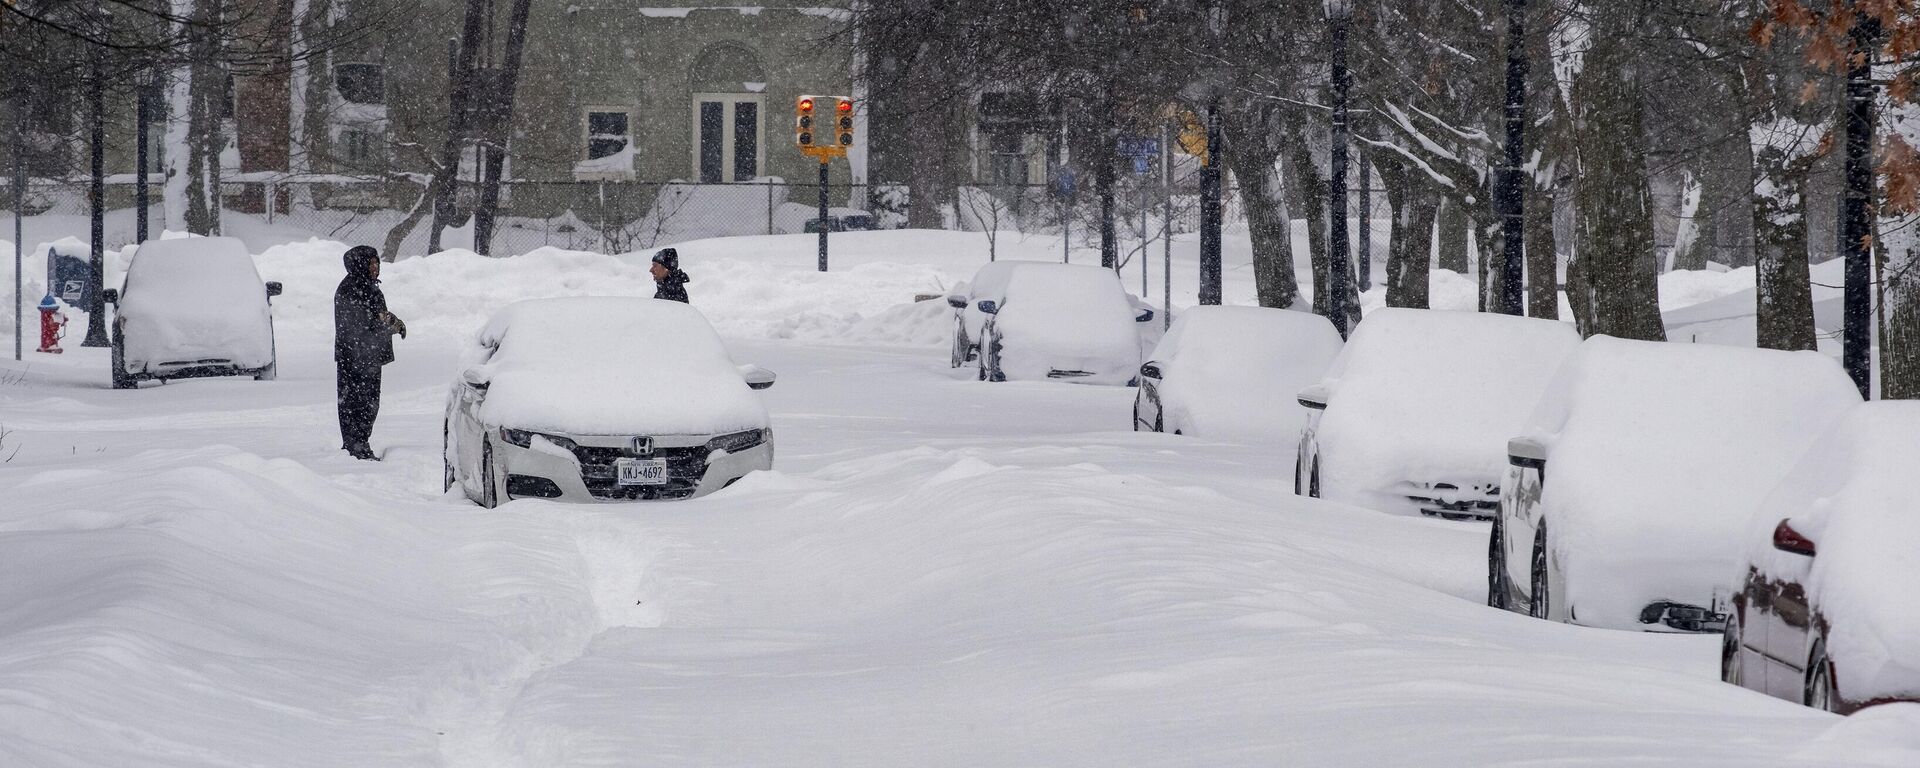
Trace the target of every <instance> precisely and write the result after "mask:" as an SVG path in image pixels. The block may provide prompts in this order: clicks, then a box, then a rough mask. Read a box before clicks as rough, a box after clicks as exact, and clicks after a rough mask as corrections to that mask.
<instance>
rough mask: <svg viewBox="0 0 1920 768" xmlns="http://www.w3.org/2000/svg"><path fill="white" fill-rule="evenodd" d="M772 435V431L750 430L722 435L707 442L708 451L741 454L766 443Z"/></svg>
mask: <svg viewBox="0 0 1920 768" xmlns="http://www.w3.org/2000/svg"><path fill="white" fill-rule="evenodd" d="M772 433H773V430H771V429H749V430H747V431H745V432H734V433H731V434H725V435H721V436H719V437H716V438H714V439H712V440H708V441H707V450H708V451H724V452H726V453H739V452H741V451H744V450H747V449H749V448H752V447H754V446H756V445H759V444H761V443H764V442H766V441H767V437H768V436H769V435H770V434H772Z"/></svg>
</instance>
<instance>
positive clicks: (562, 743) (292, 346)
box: [0, 238, 1920, 766]
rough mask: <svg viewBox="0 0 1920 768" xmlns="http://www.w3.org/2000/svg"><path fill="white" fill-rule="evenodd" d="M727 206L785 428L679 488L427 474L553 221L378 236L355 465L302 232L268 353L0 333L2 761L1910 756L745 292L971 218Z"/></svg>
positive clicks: (1887, 728) (1315, 508)
mask: <svg viewBox="0 0 1920 768" xmlns="http://www.w3.org/2000/svg"><path fill="white" fill-rule="evenodd" d="M850 239H851V238H850ZM750 240H751V239H750ZM728 245H729V244H728V243H726V242H724V241H713V242H712V243H710V244H694V245H693V246H690V247H689V248H687V249H685V250H683V254H690V256H689V258H690V259H691V260H693V261H694V264H696V265H698V264H701V263H707V264H709V265H713V268H712V269H711V270H708V271H705V272H702V271H695V277H696V282H695V283H694V284H693V285H692V286H691V287H692V288H693V289H694V302H695V305H696V306H697V307H702V308H703V310H704V311H706V312H707V314H708V315H709V317H710V318H711V319H712V320H713V322H714V324H715V325H716V326H717V327H719V328H720V329H721V331H722V333H723V334H724V335H727V336H729V337H730V339H731V340H732V341H731V344H732V346H733V350H734V356H735V358H736V360H738V361H739V362H756V363H759V364H762V365H765V366H766V367H768V368H771V369H773V370H775V371H777V372H778V373H779V374H780V381H779V384H778V386H776V387H775V388H774V389H772V390H769V391H768V392H766V393H765V400H766V403H767V406H768V409H769V411H770V412H771V413H772V414H773V423H774V427H775V430H776V434H777V436H778V437H777V439H778V451H779V453H778V460H777V462H776V471H774V472H770V473H763V474H759V475H755V476H752V477H750V478H748V479H747V480H744V481H742V482H741V483H740V484H738V485H736V486H734V487H733V488H731V489H728V490H727V491H724V492H722V493H719V494H716V495H714V496H712V497H710V498H706V499H702V500H698V501H693V502H684V503H674V504H654V505H647V504H634V505H610V506H566V505H560V504H554V503H547V502H534V501H520V502H513V503H510V504H508V505H506V506H504V507H503V508H502V509H499V510H495V511H486V510H481V509H479V508H477V507H474V506H472V505H470V504H468V503H466V502H464V501H463V500H460V499H457V498H455V497H453V496H449V495H445V494H442V493H441V492H440V477H439V475H440V466H439V455H438V453H439V439H440V435H439V423H440V417H441V408H442V396H443V394H444V392H445V387H446V384H447V382H448V381H449V380H450V378H451V377H452V376H453V375H454V372H455V369H456V367H457V355H458V350H459V348H460V341H461V337H462V336H464V335H466V334H469V333H471V332H472V330H474V328H475V327H477V324H478V322H479V319H480V318H482V317H484V314H485V312H486V310H488V309H489V308H490V307H489V306H487V305H488V304H489V303H490V302H499V301H503V300H505V299H506V298H509V297H515V298H517V297H519V296H523V295H534V294H537V293H539V292H541V291H547V292H554V293H587V292H593V291H592V290H591V288H594V287H600V288H604V287H606V286H605V285H604V284H598V285H588V283H591V282H593V281H594V280H604V279H608V278H607V275H608V274H615V275H616V276H620V279H621V280H624V281H626V282H622V283H619V284H618V285H619V286H620V287H621V289H622V290H620V291H608V292H623V293H632V292H634V290H637V289H638V288H640V287H644V285H643V284H641V283H639V282H638V281H639V280H641V279H642V278H641V277H639V276H638V275H637V274H627V273H625V272H616V271H614V270H612V269H611V268H610V267H607V266H606V265H605V263H604V262H599V261H593V260H588V259H586V258H585V257H577V256H574V255H568V254H547V255H546V256H537V257H529V258H528V259H526V260H525V261H519V260H507V261H505V262H501V261H498V260H496V261H490V262H485V263H480V262H475V261H472V260H471V259H469V258H467V257H463V256H460V255H458V254H451V255H449V256H447V257H444V258H443V257H434V258H432V259H425V260H418V263H417V264H416V263H414V262H413V261H409V262H402V263H400V264H396V265H391V267H390V268H391V272H390V273H389V275H388V283H387V287H388V290H389V292H390V294H391V295H392V296H393V299H394V302H393V303H394V305H395V309H396V311H400V312H402V313H403V315H405V316H407V318H408V320H409V324H410V325H411V326H413V327H414V329H415V330H416V332H415V333H414V334H413V335H412V336H410V337H409V338H408V339H407V340H405V341H403V342H402V343H401V344H400V345H399V350H398V351H399V355H400V358H401V359H400V362H398V363H397V364H396V365H395V366H393V367H391V368H389V369H388V377H387V385H386V405H385V407H384V408H383V411H382V415H381V421H380V424H379V427H378V429H377V430H376V432H375V434H374V441H373V442H374V445H375V447H376V449H379V450H381V451H383V452H384V453H385V458H386V460H385V461H384V462H381V463H377V464H369V463H361V462H355V461H352V460H349V459H347V458H346V457H345V455H344V454H342V453H341V452H340V451H339V450H338V440H339V438H338V435H337V433H336V432H335V427H334V423H333V420H334V415H333V405H332V372H331V365H330V360H329V359H328V358H329V350H328V348H327V346H326V336H325V335H324V332H325V331H326V329H327V320H326V318H325V316H324V315H325V313H327V312H328V311H329V308H328V307H327V305H326V303H325V300H326V297H327V296H329V295H330V292H331V288H332V280H334V279H337V277H338V274H337V271H338V270H339V269H340V267H339V262H338V259H337V253H338V252H337V251H334V252H333V253H331V254H327V253H309V254H305V255H301V254H298V253H295V252H294V251H298V250H300V249H290V250H289V252H288V253H285V254H279V255H275V254H271V253H270V254H268V255H266V256H264V257H262V259H261V265H262V272H263V276H264V277H266V279H281V280H289V279H290V278H293V277H301V278H302V279H303V280H304V282H303V283H301V285H300V287H298V288H296V287H295V285H294V283H292V282H289V284H288V294H287V296H285V297H283V298H282V299H281V300H278V301H277V303H276V305H275V306H276V309H275V312H276V321H277V322H278V323H279V327H280V328H281V333H282V335H281V347H280V350H281V355H282V364H281V368H280V380H278V381H274V382H253V381H249V380H206V381H183V382H176V383H171V384H166V385H163V386H147V387H143V388H141V389H138V390H135V391H120V392H116V391H111V390H108V389H106V379H107V377H106V371H105V363H106V355H105V353H104V350H97V349H74V350H71V351H70V352H69V354H67V355H63V356H60V357H57V358H55V357H51V356H45V355H32V353H29V355H30V358H31V359H30V360H28V361H26V362H24V363H19V364H16V363H11V362H6V363H0V424H3V425H4V432H5V438H4V440H0V499H4V502H0V765H29V766H94V765H163V766H164V765H178V766H204V765H289V766H306V765H311V766H337V765H381V766H386V765H399V766H405V765H423V766H424V765H452V766H548V765H647V766H654V765H719V766H733V765H835V766H840V765H876V766H880V765H885V766H892V765H901V764H916V765H956V766H959V765H966V766H975V765H1090V766H1091V765H1100V766H1106V765H1207V766H1218V765H1272V764H1302V765H1407V764H1420V765H1447V766H1483V765H1518V764H1542V763H1548V762H1556V763H1572V764H1607V765H1612V764H1621V763H1635V764H1671V765H1809V766H1812V765H1821V766H1825V765H1889V766H1892V765H1902V766H1905V765H1914V764H1916V761H1920V743H1916V736H1915V734H1916V733H1920V711H1917V710H1920V707H1902V708H1884V709H1881V710H1878V711H1869V712H1868V713H1866V714H1863V715H1860V716H1856V717H1854V718H1850V719H1845V720H1843V719H1839V718H1835V717H1831V716H1828V715H1823V714H1819V713H1814V712H1811V711H1808V710H1805V709H1802V708H1800V707H1796V706H1793V705H1790V704H1787V703H1783V702H1779V701H1776V700H1773V699H1769V698H1767V697H1764V696H1761V695H1758V694H1754V693H1751V692H1747V691H1744V690H1740V689H1737V688H1734V687H1732V686H1726V685H1723V684H1721V683H1719V682H1718V679H1717V651H1718V642H1717V639H1716V638H1709V637H1685V636H1666V635H1661V636H1655V635H1642V634H1635V633H1624V632H1612V631H1604V630H1594V629H1586V628H1579V627H1571V626H1562V625H1550V624H1545V623H1542V622H1536V621H1532V620H1529V619H1526V618H1524V617H1519V616H1514V615H1510V614H1506V613H1503V612H1498V611H1494V610H1491V609H1488V608H1486V607H1484V606H1483V605H1481V602H1482V599H1481V598H1482V596H1483V592H1484V584H1485V565H1484V563H1485V559H1484V558H1485V551H1486V534H1487V529H1486V528H1485V527H1484V526H1483V525H1476V524H1461V523H1446V522H1441V521H1435V520H1427V519H1421V518H1411V517H1398V516H1390V515H1383V514H1378V513H1374V512H1370V511H1366V510H1361V509H1357V508H1352V507H1344V506H1339V505H1334V504H1329V503H1324V502H1319V501H1311V500H1302V499H1297V498H1295V497H1292V496H1291V495H1290V479H1289V477H1288V470H1289V469H1290V468H1291V466H1292V464H1291V456H1290V454H1289V453H1287V446H1286V445H1285V444H1282V445H1279V446H1259V445H1251V444H1235V443H1225V442H1215V441H1207V440H1197V439H1191V438H1182V437H1177V436H1170V435H1156V434H1137V433H1133V432H1129V431H1125V430H1126V429H1127V424H1128V418H1129V405H1130V401H1131V397H1132V394H1133V393H1132V391H1131V390H1127V389H1122V388H1103V387H1087V386H1077V385H1070V384H1055V383H1007V384H984V383H980V382H975V381H973V380H971V376H970V375H969V374H967V373H966V372H955V371H951V370H949V369H948V368H947V363H946V352H945V350H944V349H934V348H925V347H915V346H904V347H902V346H885V345H879V344H874V343H872V342H870V341H869V342H863V343H859V344H847V343H843V342H845V341H846V340H848V339H851V338H857V337H855V336H851V335H849V334H852V333H853V332H852V331H851V330H850V329H853V328H856V327H859V326H860V325H862V324H863V323H870V322H872V321H873V320H874V318H876V317H879V316H881V315H883V314H884V313H887V312H889V311H901V310H889V309H887V308H888V307H893V306H897V305H898V304H899V300H897V299H894V298H892V297H889V298H887V299H885V300H884V302H883V300H882V299H881V298H878V297H874V298H873V299H872V305H871V308H870V307H869V306H868V305H864V304H863V305H859V306H856V307H849V308H847V311H848V312H849V313H850V314H855V315H859V316H860V317H859V318H858V319H855V320H852V321H849V322H847V323H839V322H838V321H833V322H832V323H827V322H825V321H823V323H822V325H821V326H819V327H821V328H826V327H828V326H829V325H832V327H833V328H835V329H836V330H835V331H834V332H833V335H831V336H830V338H831V339H833V340H835V341H834V342H833V343H828V342H827V341H823V340H819V339H812V340H810V339H807V338H806V337H805V334H802V333H798V332H793V329H794V328H795V327H796V326H787V325H781V324H777V323H772V322H770V320H771V319H773V318H775V317H776V316H777V315H778V309H779V308H784V307H802V306H812V305H814V304H817V303H821V302H826V303H831V302H832V301H834V300H842V301H847V302H852V301H855V300H856V299H857V297H858V296H859V295H860V292H861V291H863V290H870V289H872V288H873V285H874V284H878V283H880V282H881V281H882V280H883V279H884V280H892V279H894V277H897V276H906V277H904V278H902V279H901V281H900V283H899V284H898V288H899V289H900V290H908V289H909V288H910V287H911V285H912V284H913V283H914V281H917V280H919V279H920V278H921V277H924V276H927V275H928V274H929V273H936V272H938V273H945V274H949V275H950V274H952V273H949V272H946V270H947V269H949V266H948V263H949V262H951V263H959V262H963V261H964V259H965V258H966V257H964V256H959V255H948V254H935V255H933V256H930V257H925V258H922V256H920V255H916V254H915V253H912V252H906V251H900V250H898V248H900V247H901V246H900V245H899V244H897V243H886V242H883V241H879V240H876V245H875V247H874V249H873V254H872V256H870V257H869V258H870V261H869V262H868V263H869V264H870V265H871V266H868V267H864V268H866V269H871V270H872V271H873V272H874V274H875V276H874V280H873V282H872V283H868V284H864V285H856V283H857V282H858V281H855V282H853V283H849V284H846V285H842V284H840V283H839V282H837V281H841V280H842V278H838V277H829V278H817V280H818V282H809V281H807V280H805V279H804V278H805V277H806V275H805V271H804V269H801V268H799V267H798V266H797V265H791V264H790V265H785V266H782V265H780V264H767V265H761V266H760V267H754V266H734V267H727V268H722V267H721V266H720V261H718V260H719V259H723V258H727V257H726V256H724V255H721V254H719V253H717V252H718V251H719V250H722V249H723V248H725V247H727V246H728ZM732 245H733V246H735V247H738V248H740V249H742V251H741V252H742V253H746V252H749V251H747V250H746V249H748V247H749V246H751V245H752V244H751V243H735V244H732ZM707 248H712V249H714V250H715V252H707V251H706V250H704V249H707ZM316 250H323V249H316ZM851 250H852V249H851V248H850V249H849V251H851ZM473 258H475V259H477V257H473ZM601 258H605V257H601ZM889 258H892V259H894V260H895V261H892V262H889V261H887V259H889ZM576 259H577V260H576ZM543 260H544V261H543ZM709 260H712V261H709ZM739 261H740V264H748V263H749V262H748V261H747V260H745V259H740V260H739ZM849 261H850V262H852V263H849V264H848V265H847V267H848V269H847V270H846V274H858V273H857V272H856V270H858V269H862V268H863V267H861V266H859V265H860V262H859V261H858V260H857V259H856V258H854V255H853V254H852V253H849ZM621 263H623V264H624V263H625V262H621ZM625 268H626V267H622V269H625ZM631 268H632V269H633V270H635V271H636V272H637V270H638V265H637V264H634V265H631ZM329 270H331V271H329ZM410 270H412V271H411V272H410ZM729 270H734V271H733V272H729ZM836 274H838V273H836ZM327 275H332V277H331V278H328V277H327ZM703 275H705V276H710V277H715V278H716V279H715V280H712V281H711V282H710V283H709V284H710V285H712V284H720V285H719V287H718V288H715V289H712V290H710V291H709V292H708V293H704V294H703V293H701V290H700V289H701V287H702V283H701V282H700V281H699V279H700V278H701V277H702V276H703ZM722 276H729V277H728V278H727V279H718V278H721V277H722ZM575 280H579V281H581V282H574V281H575ZM889 290H892V289H889ZM914 290H917V288H914ZM722 296H733V297H738V298H736V299H728V300H724V301H723V300H721V299H720V297H722ZM909 298H910V297H909ZM928 304H935V303H934V302H929V303H928ZM918 306H925V305H918ZM823 311H824V310H823ZM868 311H871V312H873V314H871V315H869V314H865V313H866V312H868ZM823 317H830V316H827V315H823ZM590 332H591V330H590V329H583V331H582V333H583V334H588V333H590ZM821 333H822V334H823V336H824V335H825V333H826V332H825V331H822V332H821Z"/></svg>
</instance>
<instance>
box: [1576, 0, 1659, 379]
mask: <svg viewBox="0 0 1920 768" xmlns="http://www.w3.org/2000/svg"><path fill="white" fill-rule="evenodd" d="M1594 15H1595V18H1594V21H1593V32H1592V37H1591V39H1592V40H1593V43H1592V46H1591V47H1590V48H1589V49H1588V50H1587V53H1586V57H1585V65H1584V68H1583V69H1582V71H1581V72H1580V73H1579V75H1577V76H1576V77H1575V80H1574V102H1575V105H1576V119H1575V124H1574V128H1573V130H1574V133H1575V135H1574V146H1575V151H1576V155H1577V157H1578V165H1577V168H1578V173H1577V174H1576V178H1577V179H1578V181H1577V182H1575V188H1574V206H1575V209H1576V212H1577V216H1576V221H1575V226H1574V241H1575V245H1576V247H1577V249H1578V250H1577V251H1576V258H1577V259H1578V261H1579V262H1580V265H1581V269H1580V270H1579V272H1580V275H1581V279H1582V282H1583V283H1584V285H1583V286H1581V288H1580V289H1581V290H1584V291H1586V293H1587V295H1588V296H1589V297H1590V299H1591V303H1590V304H1588V305H1587V306H1586V308H1585V309H1586V312H1585V316H1584V317H1577V318H1576V322H1577V323H1578V324H1579V326H1580V331H1581V333H1582V334H1584V335H1587V336H1594V335H1602V334H1604V335H1607V336H1614V337H1618V338H1623V339H1643V340H1648V341H1665V340H1666V328H1665V327H1664V326H1663V325H1662V324H1661V321H1660V283H1659V276H1658V274H1657V273H1656V266H1657V265H1656V261H1655V253H1654V237H1653V211H1652V209H1653V204H1652V192H1651V190H1650V189H1649V188H1648V184H1647V163H1646V139H1645V135H1644V128H1643V126H1642V114H1643V113H1642V104H1641V100H1640V85H1639V77H1638V73H1637V72H1636V71H1635V57H1636V55H1637V54H1636V53H1635V51H1634V50H1633V48H1632V45H1631V42H1632V40H1633V37H1632V35H1631V34H1628V32H1630V31H1631V30H1633V29H1634V28H1635V26H1636V20H1635V19H1632V18H1629V17H1630V16H1637V15H1638V14H1636V13H1633V11H1632V9H1629V8H1619V7H1612V6H1596V12H1595V14H1594ZM1568 289H1569V291H1570V292H1571V291H1573V290H1575V288H1574V286H1572V285H1569V286H1568Z"/></svg>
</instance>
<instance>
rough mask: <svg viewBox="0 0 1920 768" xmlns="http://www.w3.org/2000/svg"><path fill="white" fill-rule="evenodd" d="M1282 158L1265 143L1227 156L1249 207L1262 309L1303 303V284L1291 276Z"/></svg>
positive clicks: (1243, 144) (1245, 144) (1248, 144)
mask: <svg viewBox="0 0 1920 768" xmlns="http://www.w3.org/2000/svg"><path fill="white" fill-rule="evenodd" d="M1279 159H1280V158H1279V153H1278V152H1275V151H1273V150H1271V149H1269V148H1267V147H1265V146H1264V142H1256V141H1237V142H1235V143H1234V151H1233V152H1232V153H1230V154H1228V155H1227V166H1228V167H1229V168H1230V169H1232V171H1233V175H1234V176H1235V177H1236V178H1238V179H1239V180H1240V193H1241V194H1240V200H1241V202H1242V204H1243V205H1245V206H1246V209H1247V236H1248V238H1249V239H1250V240H1251V241H1252V245H1253V282H1254V289H1255V291H1256V293H1257V294H1258V295H1259V297H1260V306H1263V307H1278V308H1281V309H1285V308H1289V307H1292V306H1293V305H1294V302H1296V301H1299V299H1300V286H1299V283H1298V282H1297V278H1295V277H1294V273H1293V221H1292V219H1291V217H1290V216H1289V215H1288V214H1289V211H1288V209H1287V201H1286V183H1285V180H1284V179H1283V178H1282V177H1281V174H1280V169H1279V165H1278V163H1279Z"/></svg>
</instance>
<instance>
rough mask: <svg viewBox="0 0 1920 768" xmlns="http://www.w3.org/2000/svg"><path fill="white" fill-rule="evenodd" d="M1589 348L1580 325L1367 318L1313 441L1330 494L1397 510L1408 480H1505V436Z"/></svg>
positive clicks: (1488, 318)
mask: <svg viewBox="0 0 1920 768" xmlns="http://www.w3.org/2000/svg"><path fill="white" fill-rule="evenodd" d="M1579 344H1580V336H1579V334H1578V333H1576V332H1574V330H1573V326H1571V325H1568V324H1566V323H1560V322H1555V321H1551V320H1536V319H1531V318H1524V317H1508V316H1506V315H1494V314H1486V313H1479V312H1445V311H1434V310H1420V309H1381V310H1375V311H1374V312H1372V313H1369V314H1368V315H1367V317H1366V319H1365V320H1363V321H1361V323H1360V325H1359V326H1358V327H1357V328H1355V329H1354V332H1353V337H1352V338H1350V339H1348V341H1347V345H1346V348H1345V349H1343V350H1341V352H1340V356H1339V357H1337V358H1335V359H1334V362H1333V366H1332V368H1331V369H1329V370H1328V372H1327V378H1326V382H1327V385H1328V389H1329V390H1330V391H1331V397H1330V398H1329V399H1328V402H1327V409H1326V411H1325V413H1324V414H1323V415H1322V416H1321V418H1320V425H1319V427H1318V429H1317V430H1316V433H1315V434H1316V436H1317V437H1316V439H1317V441H1318V443H1319V449H1320V455H1321V456H1322V460H1321V483H1322V485H1321V491H1322V494H1323V495H1324V496H1325V497H1326V498H1328V499H1332V500H1335V501H1342V502H1346V503H1350V504H1359V505H1362V506H1369V507H1374V508H1380V509H1397V508H1401V507H1403V506H1405V499H1404V497H1403V496H1402V495H1401V494H1398V493H1396V492H1395V489H1397V488H1400V487H1402V486H1401V484H1403V483H1413V484H1422V483H1438V482H1451V483H1458V484H1461V485H1462V487H1466V486H1465V484H1466V483H1494V482H1498V480H1499V478H1500V477H1501V475H1502V474H1503V473H1504V472H1505V470H1506V458H1507V457H1506V445H1507V438H1509V437H1512V436H1513V435H1515V434H1517V433H1518V431H1519V429H1520V427H1521V425H1523V424H1525V423H1526V418H1527V414H1528V413H1530V412H1532V410H1533V407H1534V405H1535V404H1536V403H1538V402H1539V400H1540V395H1541V393H1542V392H1544V391H1545V390H1546V387H1547V383H1548V382H1550V381H1552V379H1553V372H1554V370H1555V369H1557V368H1558V367H1559V365H1560V363H1561V361H1563V360H1565V359H1566V356H1567V355H1568V354H1570V353H1572V352H1573V350H1574V348H1575V347H1577V346H1579Z"/></svg>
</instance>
